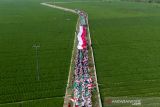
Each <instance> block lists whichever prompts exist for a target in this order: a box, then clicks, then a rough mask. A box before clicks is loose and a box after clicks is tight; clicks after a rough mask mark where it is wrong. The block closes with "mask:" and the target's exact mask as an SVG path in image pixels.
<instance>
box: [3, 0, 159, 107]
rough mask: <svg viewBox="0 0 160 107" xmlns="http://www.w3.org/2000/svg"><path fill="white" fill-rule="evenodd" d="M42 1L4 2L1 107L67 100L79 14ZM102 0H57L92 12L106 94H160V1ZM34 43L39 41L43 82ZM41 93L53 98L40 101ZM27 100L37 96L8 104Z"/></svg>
mask: <svg viewBox="0 0 160 107" xmlns="http://www.w3.org/2000/svg"><path fill="white" fill-rule="evenodd" d="M44 1H45V0H44ZM44 1H43V0H1V1H0V49H1V50H0V107H14V106H15V107H18V106H19V107H20V106H22V107H36V106H37V107H45V106H46V105H47V104H49V105H47V107H48V106H49V107H50V106H52V104H55V107H58V106H59V107H61V106H62V104H63V96H64V93H65V87H66V85H64V84H66V81H67V76H68V69H69V63H70V57H71V51H72V45H73V37H74V31H75V25H76V20H77V16H75V15H73V14H71V13H66V12H63V11H60V10H56V9H51V8H49V7H45V6H41V5H40V4H39V3H40V2H44ZM59 1H60V0H59ZM101 1H102V0H101ZM104 1H105V2H86V3H68V4H59V5H62V6H65V7H70V8H78V9H82V10H85V11H86V12H87V13H88V14H89V23H90V31H91V38H92V42H93V48H94V55H95V61H96V68H97V74H98V82H99V84H100V85H99V87H100V92H101V97H102V99H103V98H104V97H109V96H138V97H142V96H148V97H155V96H160V88H159V87H160V86H159V84H158V83H159V82H160V78H159V76H160V72H159V71H160V60H159V59H160V54H159V53H160V35H159V34H160V30H159V29H160V26H159V25H160V13H159V11H160V6H159V5H155V4H148V3H136V2H125V1H124V2H115V1H112V0H110V1H106V0H104ZM34 43H40V44H41V47H40V50H39V60H40V81H37V80H36V68H35V67H36V63H35V49H34V48H32V45H33V44H34ZM43 98H51V99H50V100H45V99H44V100H43V101H42V100H36V99H43ZM52 98H53V99H52ZM27 100H35V101H33V102H30V101H28V102H25V103H22V104H19V103H18V104H16V103H15V104H14V105H10V104H7V105H5V103H14V102H19V101H27ZM52 101H53V102H52ZM2 104H3V105H2Z"/></svg>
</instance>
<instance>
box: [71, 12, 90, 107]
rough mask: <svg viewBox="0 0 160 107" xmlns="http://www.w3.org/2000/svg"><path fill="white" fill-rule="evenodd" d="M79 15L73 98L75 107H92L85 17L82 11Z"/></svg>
mask: <svg viewBox="0 0 160 107" xmlns="http://www.w3.org/2000/svg"><path fill="white" fill-rule="evenodd" d="M77 13H78V14H79V26H78V27H79V30H78V34H77V39H78V44H77V52H76V58H75V62H74V63H75V68H74V80H73V94H74V95H73V98H71V101H72V102H74V104H75V107H92V100H91V99H92V98H91V97H92V93H91V92H92V89H93V80H92V78H91V76H90V74H89V66H88V65H89V64H88V63H89V60H88V46H87V21H86V20H87V19H86V18H87V15H86V14H85V13H84V12H82V11H79V10H78V11H77Z"/></svg>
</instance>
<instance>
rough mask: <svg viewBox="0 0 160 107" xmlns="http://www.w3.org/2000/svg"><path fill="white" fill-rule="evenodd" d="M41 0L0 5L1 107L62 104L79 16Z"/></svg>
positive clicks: (8, 1) (8, 0)
mask: <svg viewBox="0 0 160 107" xmlns="http://www.w3.org/2000/svg"><path fill="white" fill-rule="evenodd" d="M42 1H44V0H1V1H0V107H14V106H15V107H53V106H55V107H62V105H63V99H64V94H65V88H66V83H67V79H68V71H69V65H70V59H71V52H72V47H73V40H74V34H75V33H74V32H75V26H76V21H77V17H76V16H75V15H73V14H71V13H66V12H63V11H60V10H56V9H52V8H48V7H45V6H42V5H40V3H41V2H42ZM34 44H38V45H40V48H38V59H39V77H40V80H37V71H36V51H35V48H33V47H32V46H33V45H34ZM46 98H49V100H46Z"/></svg>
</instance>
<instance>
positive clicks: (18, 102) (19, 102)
mask: <svg viewBox="0 0 160 107" xmlns="http://www.w3.org/2000/svg"><path fill="white" fill-rule="evenodd" d="M54 98H63V97H50V98H41V99H35V100H23V101H17V102H12V103H3V104H0V106H2V105H9V104H21V103H27V102H33V101H41V100H51V99H54Z"/></svg>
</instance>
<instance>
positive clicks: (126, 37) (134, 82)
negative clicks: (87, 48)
mask: <svg viewBox="0 0 160 107" xmlns="http://www.w3.org/2000/svg"><path fill="white" fill-rule="evenodd" d="M61 5H62V6H66V7H70V8H78V9H83V10H85V11H86V12H87V13H88V14H89V23H90V31H91V38H92V42H93V44H92V45H93V49H94V55H95V61H96V68H97V75H98V82H99V88H100V93H101V98H102V100H103V99H104V98H105V97H124V96H128V97H150V98H151V97H159V96H160V88H159V87H160V85H159V82H160V78H159V77H160V72H159V71H160V60H159V59H160V30H159V29H160V13H159V11H160V4H149V3H136V2H120V1H109V2H107V1H106V2H92V3H91V2H88V3H72V4H71V3H70V4H69V3H68V4H61Z"/></svg>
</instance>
